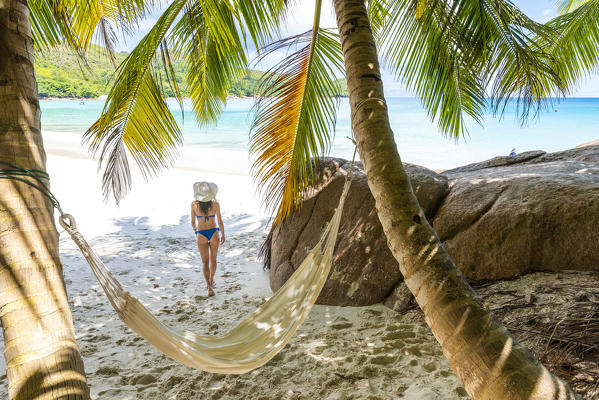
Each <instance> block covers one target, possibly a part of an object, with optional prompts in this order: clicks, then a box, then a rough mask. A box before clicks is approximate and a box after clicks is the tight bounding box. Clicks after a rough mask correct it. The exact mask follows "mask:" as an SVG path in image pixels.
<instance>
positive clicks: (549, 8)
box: [117, 0, 599, 97]
mask: <svg viewBox="0 0 599 400" xmlns="http://www.w3.org/2000/svg"><path fill="white" fill-rule="evenodd" d="M512 1H513V2H514V3H515V4H516V5H517V6H518V7H520V9H521V10H522V11H524V12H525V13H526V14H527V15H528V16H529V17H531V18H533V19H534V20H537V21H540V22H545V21H548V20H549V19H551V18H553V17H555V16H557V12H556V9H555V3H556V1H555V0H512ZM296 3H297V4H298V6H297V7H296V9H295V10H294V11H293V12H292V16H291V18H290V19H289V20H288V22H287V26H286V27H285V28H284V29H283V32H282V33H283V35H285V36H287V35H292V34H297V33H301V32H305V31H306V30H308V29H310V28H311V26H312V19H313V13H312V10H313V9H314V7H313V5H314V0H301V1H297V2H296ZM165 4H166V3H165ZM158 15H159V13H158V12H157V13H155V14H153V15H151V16H149V17H148V18H147V19H146V20H144V21H143V22H142V23H141V24H140V26H139V30H138V31H137V33H136V34H134V35H132V36H129V37H127V38H125V39H124V40H123V39H121V41H120V43H119V44H118V46H117V49H118V50H125V51H131V50H132V49H133V48H134V47H135V45H136V44H137V42H138V41H139V40H140V39H141V38H142V37H143V35H144V34H145V33H146V32H148V31H149V30H150V28H151V27H152V25H153V24H154V22H156V19H157V18H158ZM321 26H323V27H334V26H336V24H335V17H334V12H333V8H332V6H331V0H324V9H323V12H322V14H321ZM282 55H283V54H281V56H282ZM267 63H268V61H267ZM271 64H272V63H271ZM269 66H270V65H263V66H262V65H261V66H259V67H262V68H261V69H264V68H268V67H269ZM383 83H384V86H385V93H386V95H387V96H409V95H410V94H409V92H406V91H405V90H404V89H403V88H402V85H401V84H400V83H399V82H396V81H395V80H394V79H393V76H392V75H391V74H389V73H387V72H383ZM574 97H599V76H594V77H592V78H590V79H586V80H585V81H583V82H581V83H580V85H579V89H578V90H577V91H576V93H575V95H574Z"/></svg>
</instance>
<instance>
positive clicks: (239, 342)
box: [0, 150, 356, 374]
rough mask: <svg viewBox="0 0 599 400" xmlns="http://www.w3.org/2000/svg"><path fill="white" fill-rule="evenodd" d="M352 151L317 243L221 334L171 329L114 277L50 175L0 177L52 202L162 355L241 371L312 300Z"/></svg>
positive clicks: (264, 357) (287, 333)
mask: <svg viewBox="0 0 599 400" xmlns="http://www.w3.org/2000/svg"><path fill="white" fill-rule="evenodd" d="M355 155H356V151H355V150H354V157H353V159H352V163H351V167H350V169H349V171H348V173H347V174H346V177H345V184H344V186H343V190H342V193H341V197H340V199H339V205H338V206H337V209H336V210H335V212H334V214H333V217H332V218H331V220H330V221H329V222H328V223H327V225H326V227H325V228H324V231H323V233H322V235H321V237H320V240H319V241H318V243H317V244H316V245H315V246H314V247H313V248H312V250H311V251H310V252H309V253H308V255H307V256H306V258H305V259H304V261H303V262H302V263H301V264H300V266H299V267H298V268H297V269H296V271H295V272H294V273H293V275H292V276H291V277H290V278H289V279H288V280H287V282H286V283H285V284H284V285H283V286H282V287H281V288H280V289H279V290H278V291H277V292H276V293H274V294H273V295H272V297H270V298H269V299H268V300H267V301H266V302H265V303H264V304H262V305H261V306H260V307H259V308H258V309H257V310H256V311H254V312H253V313H252V314H250V315H249V316H248V317H247V318H246V319H245V320H243V321H242V322H241V323H239V324H238V325H237V326H236V327H234V328H233V329H231V330H230V331H229V332H228V333H226V334H225V335H223V336H205V335H197V334H195V333H193V332H190V331H186V330H178V329H175V328H173V327H170V326H168V325H166V324H163V323H161V322H160V321H159V320H158V319H156V318H155V317H154V316H153V315H152V313H151V312H150V311H149V310H148V309H147V308H146V307H144V306H143V305H142V304H141V302H140V301H139V300H137V299H136V298H135V297H133V296H132V295H131V294H130V293H129V292H128V291H127V290H126V289H125V288H124V287H123V286H122V285H121V284H120V283H119V282H118V280H117V279H116V278H115V277H114V276H113V275H112V273H111V272H110V270H109V269H108V267H107V266H106V265H105V264H104V263H103V262H102V260H101V259H100V257H99V256H98V255H97V254H96V253H95V251H94V250H93V249H92V248H91V246H90V245H89V244H88V243H87V241H86V240H85V238H84V237H83V235H82V234H81V233H80V232H79V230H78V229H77V223H76V221H75V218H74V217H73V216H72V215H70V214H66V213H63V211H62V209H61V208H60V205H59V203H58V200H56V198H55V197H54V195H53V194H52V193H51V192H50V190H49V188H48V186H47V185H46V183H45V182H44V180H47V179H49V177H48V174H47V173H45V172H44V171H41V170H26V169H23V168H20V167H18V166H16V165H13V164H9V163H5V162H2V163H3V164H5V165H8V166H9V168H6V169H0V179H2V178H5V179H15V180H18V181H21V182H25V183H27V184H29V185H31V186H33V187H35V188H36V189H38V190H39V191H40V192H42V193H43V194H44V195H45V196H46V197H48V198H49V199H50V200H51V201H52V204H53V205H54V206H55V207H56V208H57V209H58V211H59V212H60V217H59V223H60V225H61V226H62V227H63V228H64V229H65V230H66V232H67V233H68V234H69V235H70V236H71V238H72V239H73V241H74V242H75V244H76V245H77V247H79V249H80V251H81V253H82V254H83V256H84V257H85V259H86V261H87V262H88V264H89V265H90V267H91V269H92V271H93V273H94V275H95V276H96V278H97V279H98V282H99V283H100V285H101V286H102V288H103V289H104V292H105V293H106V296H107V297H108V300H109V301H110V304H111V305H112V307H113V308H114V310H115V311H116V313H117V315H118V316H119V318H120V319H121V321H122V322H123V323H125V325H127V326H128V327H129V328H130V329H132V330H133V331H134V332H136V333H138V334H139V335H140V336H142V337H143V338H145V339H146V340H147V341H148V342H150V343H151V344H152V345H153V346H154V347H156V348H157V349H158V350H160V351H161V352H162V353H164V354H165V355H167V356H169V357H171V358H172V359H174V360H176V361H178V362H180V363H182V364H184V365H187V366H189V367H192V368H196V369H200V370H203V371H207V372H213V373H223V374H243V373H246V372H249V371H251V370H253V369H255V368H258V367H260V366H262V365H264V364H265V363H266V362H268V361H269V360H270V359H271V358H272V357H274V356H275V355H276V354H277V353H278V352H279V351H280V350H281V349H282V348H283V347H284V346H285V345H286V344H287V343H288V342H289V340H290V339H291V337H292V336H293V334H294V333H295V331H296V330H297V329H298V328H299V326H300V325H301V324H302V322H303V321H304V320H305V319H306V317H307V316H308V314H309V312H310V310H311V308H312V306H313V305H314V303H315V302H316V299H317V298H318V295H319V294H320V291H321V290H322V287H323V286H324V284H325V282H326V279H327V277H328V275H329V272H330V268H331V265H332V260H333V251H334V247H335V243H336V240H337V233H338V231H339V226H340V223H341V215H342V212H343V205H344V203H345V199H346V197H347V195H348V193H349V188H350V185H351V178H352V177H353V164H354V160H355ZM24 177H28V178H31V179H26V178H24Z"/></svg>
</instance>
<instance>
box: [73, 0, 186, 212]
mask: <svg viewBox="0 0 599 400" xmlns="http://www.w3.org/2000/svg"><path fill="white" fill-rule="evenodd" d="M187 1H188V0H175V1H173V3H172V4H171V5H170V6H169V7H168V8H167V10H166V11H165V12H164V13H163V14H162V15H161V17H160V18H159V19H158V21H157V22H156V24H155V25H154V27H153V28H152V30H151V31H150V32H149V33H148V34H147V35H146V36H145V37H144V38H143V39H142V40H141V41H140V43H139V44H138V45H137V47H136V48H135V49H134V50H133V51H132V52H131V54H130V55H129V56H128V57H127V58H126V59H125V60H124V61H123V63H122V64H121V65H120V66H119V68H118V70H117V77H116V80H115V83H114V86H113V87H112V88H111V90H110V92H109V94H108V99H107V101H106V104H105V106H104V110H103V112H102V116H101V117H100V118H99V119H98V121H96V123H94V125H92V126H91V127H90V128H89V129H88V131H87V132H86V134H85V137H84V140H85V141H86V142H88V143H89V144H90V149H91V150H92V151H93V152H94V153H98V152H99V153H100V165H102V164H104V165H105V171H104V174H103V178H102V188H103V190H104V195H105V196H108V195H109V194H110V193H112V194H113V195H114V198H115V200H116V201H117V203H118V202H119V200H120V199H121V198H122V197H124V196H125V194H126V193H127V191H128V189H129V188H130V187H131V174H130V171H129V165H128V162H127V153H129V154H131V155H132V157H133V158H134V160H135V161H136V162H137V164H138V165H139V166H140V168H141V171H142V173H143V174H144V176H145V177H146V178H147V177H148V176H149V175H152V174H155V173H157V172H158V171H159V170H160V169H161V168H163V167H166V166H169V165H171V164H172V162H173V161H174V157H175V155H176V146H177V145H178V144H180V143H181V141H182V138H181V133H180V131H179V127H178V126H177V124H176V122H175V120H174V118H173V116H172V114H171V112H170V111H169V109H168V106H167V104H166V102H165V101H164V98H163V96H162V90H161V86H160V85H159V84H158V83H157V82H158V79H157V77H156V76H155V73H154V70H153V67H152V65H153V64H152V63H155V62H160V61H162V62H166V63H167V64H168V63H169V60H170V56H168V52H167V46H166V42H165V35H166V34H167V32H168V30H169V28H170V27H171V26H172V24H173V23H174V21H175V20H176V18H177V16H178V15H179V13H180V12H181V10H182V9H183V7H184V6H185V5H186V4H187ZM160 48H162V53H160V52H159V49H160ZM166 67H167V68H165V70H166V71H167V76H168V75H170V74H169V71H171V73H172V66H169V65H167V66H166ZM169 82H170V83H171V84H173V86H174V88H175V92H176V93H179V91H178V88H177V87H176V81H175V80H174V76H171V77H170V78H169ZM179 101H181V100H180V99H179Z"/></svg>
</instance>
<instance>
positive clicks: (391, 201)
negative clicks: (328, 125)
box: [334, 0, 575, 400]
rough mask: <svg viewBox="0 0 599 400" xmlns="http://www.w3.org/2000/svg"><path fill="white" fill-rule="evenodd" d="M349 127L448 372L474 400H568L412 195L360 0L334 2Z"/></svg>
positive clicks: (393, 244) (563, 388) (384, 222)
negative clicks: (459, 264)
mask: <svg viewBox="0 0 599 400" xmlns="http://www.w3.org/2000/svg"><path fill="white" fill-rule="evenodd" d="M334 4H335V12H336V15H337V26H338V28H339V32H340V34H341V45H342V48H343V56H344V60H345V71H346V77H347V84H348V92H349V102H350V107H351V112H352V128H353V130H354V133H355V137H356V141H357V145H358V150H359V152H360V158H361V159H362V161H363V163H364V168H365V171H366V175H367V179H368V185H369V187H370V190H371V191H372V194H373V196H374V198H375V201H376V209H377V213H378V216H379V219H380V221H381V224H382V226H383V230H384V232H385V235H386V236H387V242H388V244H389V248H390V249H391V251H392V252H393V255H394V257H395V258H396V259H397V261H398V262H399V265H400V269H401V272H402V274H403V276H404V278H405V282H406V284H407V286H408V288H409V289H410V291H411V292H412V293H413V294H414V296H415V297H416V301H417V302H418V305H419V306H420V308H421V309H422V311H424V314H425V318H426V322H427V324H428V325H429V326H430V328H431V330H432V332H433V334H434V335H435V337H436V338H437V340H438V341H439V343H440V344H441V347H442V349H443V353H444V354H445V356H446V357H447V359H448V360H449V364H450V366H451V369H452V370H453V371H454V372H455V374H456V375H457V376H458V378H459V379H460V380H461V381H462V383H463V385H464V388H465V389H466V391H467V392H468V394H469V395H470V397H471V398H473V399H493V400H498V399H506V400H507V399H509V400H515V399H573V398H575V394H574V393H573V392H572V390H571V389H570V388H569V387H568V386H567V385H566V384H564V383H563V382H562V381H560V380H559V379H557V378H556V377H555V376H553V375H551V373H550V372H549V371H548V370H547V369H546V368H545V367H544V366H543V365H542V364H540V363H539V362H537V361H536V360H535V359H534V358H533V356H532V355H531V354H530V352H529V351H528V349H526V347H524V346H522V345H521V344H520V343H518V342H517V341H516V340H515V339H514V338H513V337H512V336H511V335H510V333H509V332H508V331H507V329H506V328H505V327H503V326H502V325H501V323H499V321H498V320H497V319H495V318H494V317H493V315H492V314H491V313H490V312H489V311H487V310H486V309H485V308H484V307H483V306H482V304H481V301H480V299H479V297H478V296H477V295H476V294H475V293H474V291H473V290H472V289H471V288H470V286H469V285H468V284H467V283H466V281H465V280H464V277H463V275H462V274H461V273H460V271H459V270H458V269H457V268H456V267H455V265H454V263H453V261H452V260H451V259H450V258H449V256H448V254H447V253H446V252H445V250H444V249H443V246H442V244H441V242H440V241H439V239H438V237H437V235H436V233H435V231H434V230H433V229H432V227H431V225H430V224H429V223H428V221H427V220H426V218H425V216H424V213H423V212H422V209H421V208H420V206H419V204H418V201H417V200H416V197H415V196H414V193H413V191H412V188H411V185H410V180H409V178H408V176H407V175H406V173H405V171H404V169H403V166H402V163H401V160H400V157H399V154H398V152H397V146H396V144H395V141H394V139H393V133H392V131H391V127H390V125H389V119H388V115H387V108H386V106H385V101H384V95H383V85H382V81H381V76H380V71H379V63H378V59H377V52H376V47H375V44H374V39H373V35H372V31H371V29H370V25H369V21H368V15H367V13H366V9H365V6H364V0H334Z"/></svg>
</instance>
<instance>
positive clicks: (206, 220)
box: [196, 214, 216, 222]
mask: <svg viewBox="0 0 599 400" xmlns="http://www.w3.org/2000/svg"><path fill="white" fill-rule="evenodd" d="M215 216H216V214H212V215H196V218H204V222H208V221H210V218H214V217H215Z"/></svg>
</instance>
